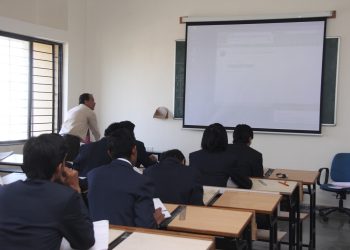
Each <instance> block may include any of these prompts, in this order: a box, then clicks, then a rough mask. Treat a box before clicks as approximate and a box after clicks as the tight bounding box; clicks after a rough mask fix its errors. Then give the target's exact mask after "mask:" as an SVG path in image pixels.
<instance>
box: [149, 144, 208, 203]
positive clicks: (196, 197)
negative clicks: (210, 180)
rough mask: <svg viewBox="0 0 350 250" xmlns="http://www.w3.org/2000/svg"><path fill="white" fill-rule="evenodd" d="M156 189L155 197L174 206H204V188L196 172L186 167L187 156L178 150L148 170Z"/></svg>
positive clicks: (171, 152) (162, 157) (163, 155)
mask: <svg viewBox="0 0 350 250" xmlns="http://www.w3.org/2000/svg"><path fill="white" fill-rule="evenodd" d="M143 174H144V175H146V176H149V177H150V178H151V179H152V180H153V182H154V184H155V187H156V191H155V196H156V197H158V198H160V199H161V201H163V202H166V203H174V204H187V205H203V186H202V185H201V184H200V183H199V180H198V175H196V172H195V171H194V170H193V169H192V168H190V167H189V166H186V160H185V156H184V155H183V154H182V152H181V151H180V150H178V149H173V150H168V151H166V152H164V153H163V154H162V155H161V157H160V162H159V163H157V164H155V165H153V166H150V167H148V168H146V169H145V170H144V172H143Z"/></svg>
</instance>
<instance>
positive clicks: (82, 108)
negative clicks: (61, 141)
mask: <svg viewBox="0 0 350 250" xmlns="http://www.w3.org/2000/svg"><path fill="white" fill-rule="evenodd" d="M89 129H90V131H91V133H92V134H93V136H94V138H95V140H98V139H100V137H101V135H100V132H99V129H98V125H97V119H96V114H95V112H94V111H93V110H91V109H90V108H89V107H87V106H86V105H84V104H79V105H78V106H76V107H74V108H72V109H70V110H69V111H68V113H67V118H66V120H65V122H64V123H63V124H62V128H61V131H60V134H61V135H63V134H70V135H75V136H78V137H79V138H80V139H81V140H83V141H84V140H85V138H86V135H87V132H88V130H89Z"/></svg>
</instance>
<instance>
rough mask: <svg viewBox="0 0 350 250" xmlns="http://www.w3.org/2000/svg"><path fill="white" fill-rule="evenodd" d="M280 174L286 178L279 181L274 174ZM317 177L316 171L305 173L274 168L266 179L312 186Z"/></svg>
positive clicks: (303, 171) (304, 171)
mask: <svg viewBox="0 0 350 250" xmlns="http://www.w3.org/2000/svg"><path fill="white" fill-rule="evenodd" d="M278 173H281V174H285V175H287V178H285V179H281V178H278V177H277V176H276V174H278ZM318 175H319V172H318V171H306V170H293V169H282V168H276V169H274V170H273V172H272V173H271V175H270V176H269V177H267V178H268V179H275V180H277V179H278V180H291V181H300V182H302V183H303V184H304V185H312V184H314V183H316V181H317V177H318Z"/></svg>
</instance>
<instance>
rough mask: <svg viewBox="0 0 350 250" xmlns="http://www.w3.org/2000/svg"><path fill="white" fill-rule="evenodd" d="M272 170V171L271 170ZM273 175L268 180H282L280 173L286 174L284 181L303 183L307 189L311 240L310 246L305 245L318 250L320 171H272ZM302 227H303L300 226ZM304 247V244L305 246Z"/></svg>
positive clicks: (278, 169) (279, 169)
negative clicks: (317, 184) (317, 182)
mask: <svg viewBox="0 0 350 250" xmlns="http://www.w3.org/2000/svg"><path fill="white" fill-rule="evenodd" d="M269 170H270V169H269ZM271 171H272V172H271V173H270V174H269V175H268V176H266V178H268V179H279V180H280V179H281V178H279V177H277V174H278V173H281V174H285V175H286V176H287V178H285V179H284V180H293V181H298V182H301V183H302V185H304V186H306V187H307V191H304V193H305V194H309V197H310V210H309V213H310V229H309V232H310V239H309V244H305V246H308V247H309V249H312V250H315V249H316V181H317V178H318V176H319V172H318V171H305V170H292V169H281V168H277V169H271ZM299 227H301V225H299ZM299 232H300V237H301V236H302V230H301V228H300V230H299ZM303 245H304V244H303Z"/></svg>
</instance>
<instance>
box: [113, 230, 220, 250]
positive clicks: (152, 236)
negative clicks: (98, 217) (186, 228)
mask: <svg viewBox="0 0 350 250" xmlns="http://www.w3.org/2000/svg"><path fill="white" fill-rule="evenodd" d="M124 232H132V234H131V235H130V236H128V237H127V238H126V239H125V240H124V241H122V242H121V243H120V244H118V245H117V246H116V247H114V248H113V249H128V250H130V249H131V250H132V249H152V250H158V249H159V250H163V249H169V250H175V249H194V250H204V249H215V247H214V246H215V245H214V237H212V236H207V235H196V234H189V233H179V232H171V231H163V230H155V229H146V228H137V227H125V226H114V225H110V230H109V235H110V243H111V242H112V241H114V240H115V239H116V238H117V237H119V236H120V235H121V234H122V233H124ZM111 238H113V239H111Z"/></svg>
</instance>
